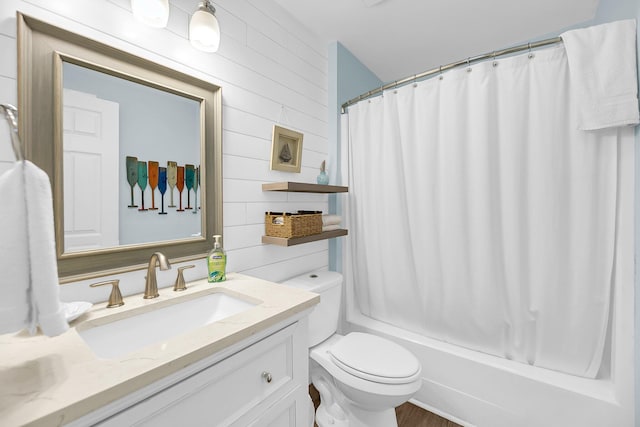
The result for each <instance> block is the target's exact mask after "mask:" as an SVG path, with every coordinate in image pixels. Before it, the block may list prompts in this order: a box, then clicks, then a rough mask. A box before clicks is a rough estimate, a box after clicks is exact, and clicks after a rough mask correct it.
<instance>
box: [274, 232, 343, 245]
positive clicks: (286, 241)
mask: <svg viewBox="0 0 640 427" xmlns="http://www.w3.org/2000/svg"><path fill="white" fill-rule="evenodd" d="M347 234H348V231H347V230H343V229H339V230H331V231H323V232H322V233H319V234H312V235H311V236H303V237H290V238H285V237H271V236H262V243H267V244H270V245H278V246H294V245H300V244H302V243H309V242H315V241H317V240H325V239H331V238H334V237H340V236H346V235H347Z"/></svg>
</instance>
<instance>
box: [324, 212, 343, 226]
mask: <svg viewBox="0 0 640 427" xmlns="http://www.w3.org/2000/svg"><path fill="white" fill-rule="evenodd" d="M341 222H342V217H341V216H340V215H329V214H325V215H322V225H336V224H340V223H341Z"/></svg>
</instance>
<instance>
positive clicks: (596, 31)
mask: <svg viewBox="0 0 640 427" xmlns="http://www.w3.org/2000/svg"><path fill="white" fill-rule="evenodd" d="M561 36H562V40H563V41H564V46H565V49H566V51H567V59H568V61H569V78H570V90H571V91H572V92H573V93H572V97H573V100H574V102H575V103H576V107H577V109H578V129H581V130H595V129H604V128H608V127H615V126H623V125H635V124H637V123H639V122H640V116H639V113H638V83H637V71H636V21H635V20H633V19H629V20H624V21H617V22H612V23H609V24H603V25H596V26H593V27H589V28H583V29H579V30H571V31H567V32H565V33H563V34H562V35H561Z"/></svg>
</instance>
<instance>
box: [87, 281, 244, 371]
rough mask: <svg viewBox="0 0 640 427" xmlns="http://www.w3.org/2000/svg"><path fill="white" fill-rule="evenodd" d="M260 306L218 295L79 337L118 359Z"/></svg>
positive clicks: (90, 330)
mask: <svg viewBox="0 0 640 427" xmlns="http://www.w3.org/2000/svg"><path fill="white" fill-rule="evenodd" d="M256 305H257V304H254V303H251V302H247V301H244V300H242V299H239V298H236V297H233V296H230V295H227V294H224V293H219V292H218V293H212V294H208V295H205V296H201V297H198V298H195V299H191V300H188V301H184V302H180V303H175V304H173V305H169V306H165V307H161V308H157V309H154V310H152V311H149V312H146V313H141V314H137V315H133V316H131V317H127V318H125V319H120V320H116V321H113V322H111V323H107V324H104V325H99V326H94V327H90V328H88V329H84V330H83V329H81V328H79V330H78V334H80V336H81V337H82V339H83V340H84V341H85V342H86V343H87V345H88V346H89V347H90V348H91V350H92V351H93V352H94V353H95V355H96V356H98V357H101V358H103V359H115V358H119V357H121V356H124V355H126V354H128V353H131V352H133V351H136V350H139V349H141V348H144V347H146V346H148V345H151V344H156V343H159V342H162V341H166V340H168V339H169V338H172V337H175V336H177V335H180V334H183V333H186V332H189V331H192V330H194V329H197V328H200V327H202V326H205V325H209V324H211V323H213V322H216V321H218V320H221V319H224V318H226V317H229V316H232V315H234V314H237V313H240V312H243V311H245V310H248V309H250V308H252V307H254V306H256Z"/></svg>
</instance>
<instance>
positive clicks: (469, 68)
mask: <svg viewBox="0 0 640 427" xmlns="http://www.w3.org/2000/svg"><path fill="white" fill-rule="evenodd" d="M470 72H471V57H470V56H468V57H467V73H470Z"/></svg>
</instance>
